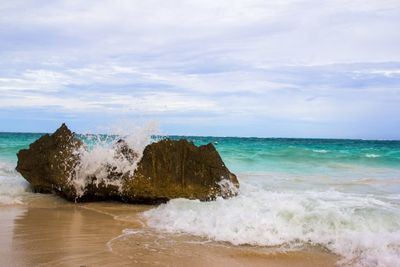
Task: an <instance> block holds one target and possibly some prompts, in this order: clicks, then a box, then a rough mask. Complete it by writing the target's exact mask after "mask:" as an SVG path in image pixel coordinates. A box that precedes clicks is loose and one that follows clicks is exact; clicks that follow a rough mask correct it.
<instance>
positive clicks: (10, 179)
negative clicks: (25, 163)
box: [0, 161, 29, 205]
mask: <svg viewBox="0 0 400 267" xmlns="http://www.w3.org/2000/svg"><path fill="white" fill-rule="evenodd" d="M27 191H29V183H28V182H27V181H26V180H25V179H24V178H22V177H21V175H20V174H19V173H18V172H17V171H16V170H15V165H14V164H12V163H9V162H2V161H0V204H6V205H8V204H20V203H22V197H23V196H24V195H25V194H26V192H27Z"/></svg>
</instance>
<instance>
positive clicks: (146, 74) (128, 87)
mask: <svg viewBox="0 0 400 267" xmlns="http://www.w3.org/2000/svg"><path fill="white" fill-rule="evenodd" d="M399 11H400V3H399V2H398V1H391V0H384V1H375V0H367V1H358V0H357V1H352V2H348V1H344V0H333V1H324V2H315V1H307V0H304V1H294V0H293V1H261V0H250V1H218V0H217V1H211V0H210V1H168V3H166V2H163V1H115V0H113V1H84V2H76V1H67V0H66V1H51V2H50V3H48V2H46V4H43V3H41V2H40V1H39V2H38V1H18V2H16V1H2V2H1V3H0V38H1V40H2V42H1V43H0V56H1V58H2V60H1V62H0V94H1V98H0V112H1V111H3V112H6V111H7V112H8V111H11V110H12V111H13V112H11V113H7V114H17V113H18V112H20V114H19V115H18V116H19V117H21V116H22V115H24V116H25V117H27V118H31V119H35V117H34V116H37V115H38V113H37V112H32V111H38V112H39V111H40V112H39V114H41V115H42V116H43V117H49V116H51V114H56V115H54V116H71V117H73V118H76V117H81V118H82V117H84V114H88V113H90V114H92V115H91V116H92V118H90V119H88V120H93V118H94V117H97V118H101V117H104V116H105V114H109V115H110V114H111V115H112V116H114V117H116V116H122V115H124V114H126V115H129V114H135V115H137V114H145V116H153V117H158V118H161V119H162V120H165V122H166V123H167V122H168V121H169V122H173V123H175V125H179V127H181V128H180V129H182V131H184V129H192V130H193V125H192V124H193V122H198V123H199V126H198V127H199V128H207V125H214V126H215V129H214V130H212V129H211V130H210V131H214V132H217V133H220V131H219V130H218V131H217V130H216V129H217V128H218V127H219V129H224V127H225V129H228V128H229V131H233V132H232V134H236V132H237V133H240V128H241V127H242V125H248V127H249V128H251V127H253V129H255V131H257V132H255V133H254V135H284V134H285V133H291V132H293V133H296V132H298V133H300V132H301V133H302V134H305V135H306V132H304V133H303V132H302V130H301V131H300V130H297V131H295V129H300V128H301V129H309V135H318V134H322V135H327V134H329V133H330V132H332V131H339V132H340V133H342V135H343V136H346V135H349V134H351V133H352V132H354V127H356V126H357V127H359V129H364V130H365V131H368V132H369V133H372V132H373V129H372V128H373V127H375V128H377V127H378V128H379V127H380V125H382V127H383V128H382V129H383V130H384V129H387V130H384V131H386V132H389V131H392V130H393V129H392V128H391V127H387V125H392V124H395V123H397V121H396V119H393V118H392V117H391V116H390V114H392V113H397V114H398V113H400V110H399V108H398V106H400V105H399V103H400V96H399V95H400V93H399V90H400V75H399V69H400V54H399V53H398V46H399V43H400V32H399V31H398V28H399V27H398V26H399V25H400V19H399V16H398V15H397V14H398V12H399ZM28 110H29V111H28ZM21 114H22V115H21ZM30 114H34V115H30ZM20 115H21V116H20ZM111 115H110V116H111ZM16 116H17V115H16ZM368 118H370V119H368ZM277 121H279V123H278V122H277ZM269 123H278V124H279V125H277V126H276V127H275V128H277V129H278V128H280V129H282V131H278V130H268V129H269V128H270V127H268V126H264V128H263V127H259V126H257V127H256V125H264V124H265V125H268V124H269ZM338 123H348V124H346V125H345V124H343V125H342V126H341V127H338ZM311 124H312V125H314V126H315V127H314V126H313V127H311V126H310V125H311ZM321 124H322V125H324V126H323V128H324V130H321V129H318V127H322V126H321ZM350 124H353V125H356V126H354V127H349V125H350ZM191 125H192V126H191ZM228 125H230V127H228ZM282 125H285V126H282ZM316 125H317V126H316ZM318 125H319V126H318ZM370 125H373V127H372V126H370ZM385 125H386V126H385ZM176 127H178V126H176ZM242 128H243V127H242ZM389 128H390V129H389ZM175 129H176V128H175ZM235 129H236V130H235ZM396 129H397V128H396ZM0 130H1V129H0ZM360 131H361V130H360ZM383 135H385V134H383Z"/></svg>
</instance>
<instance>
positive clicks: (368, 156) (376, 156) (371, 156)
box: [365, 153, 380, 158]
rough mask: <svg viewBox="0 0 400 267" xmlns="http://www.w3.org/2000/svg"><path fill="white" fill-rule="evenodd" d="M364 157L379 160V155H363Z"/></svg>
mask: <svg viewBox="0 0 400 267" xmlns="http://www.w3.org/2000/svg"><path fill="white" fill-rule="evenodd" d="M365 157H367V158H379V157H380V155H377V154H372V153H371V154H365Z"/></svg>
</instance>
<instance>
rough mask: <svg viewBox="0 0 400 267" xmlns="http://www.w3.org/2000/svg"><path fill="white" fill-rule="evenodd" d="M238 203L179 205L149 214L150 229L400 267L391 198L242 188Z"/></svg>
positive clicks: (397, 214)
mask: <svg viewBox="0 0 400 267" xmlns="http://www.w3.org/2000/svg"><path fill="white" fill-rule="evenodd" d="M241 186H242V187H241V192H240V194H239V196H238V197H235V198H232V199H217V200H216V201H214V202H200V201H195V200H185V199H176V200H171V201H170V202H169V203H167V204H164V205H161V206H159V207H157V208H154V209H152V210H150V211H147V212H145V213H144V217H145V218H146V219H147V223H148V225H149V226H151V227H154V228H156V229H159V230H162V231H166V232H169V233H176V232H185V233H190V234H193V235H197V236H203V237H206V238H210V239H213V240H216V241H227V242H230V243H232V244H234V245H243V244H250V245H259V246H279V247H281V248H282V250H293V249H301V248H302V247H304V246H305V245H317V246H322V247H324V248H326V249H328V250H330V251H331V252H333V253H335V254H338V255H340V256H341V261H340V262H339V264H340V265H343V266H347V265H351V266H396V264H398V263H399V262H400V206H399V203H398V202H396V201H393V199H395V198H398V195H396V196H393V197H391V198H387V199H385V198H378V197H375V196H373V195H361V194H351V193H340V192H337V191H325V192H315V191H314V192H313V191H308V192H301V191H297V192H274V191H268V190H264V189H262V187H260V186H256V185H252V184H249V183H245V182H242V184H241Z"/></svg>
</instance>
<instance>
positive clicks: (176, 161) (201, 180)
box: [123, 140, 239, 200]
mask: <svg viewBox="0 0 400 267" xmlns="http://www.w3.org/2000/svg"><path fill="white" fill-rule="evenodd" d="M226 181H229V182H231V183H232V184H233V185H234V186H235V187H238V186H239V182H238V180H237V178H236V176H235V175H234V174H233V173H231V172H230V171H229V170H228V168H227V167H226V166H225V164H224V162H223V161H222V159H221V157H220V156H219V154H218V152H217V150H216V149H215V147H214V146H213V145H212V144H208V145H204V146H200V147H196V146H195V145H194V144H193V143H191V142H188V141H187V140H179V141H174V140H161V141H159V142H157V143H152V144H150V145H148V146H147V147H146V148H145V150H144V151H143V156H142V159H141V160H140V162H139V164H138V167H137V170H136V172H135V175H134V178H133V179H128V180H127V181H126V182H125V184H124V187H123V190H124V197H125V198H128V199H132V198H133V199H135V198H136V199H144V200H146V199H160V200H162V199H165V200H167V199H172V198H189V199H200V200H212V199H215V198H216V196H223V197H229V196H232V195H234V194H235V192H236V191H235V190H234V189H233V190H230V191H227V190H224V185H223V184H221V183H224V182H226Z"/></svg>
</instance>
